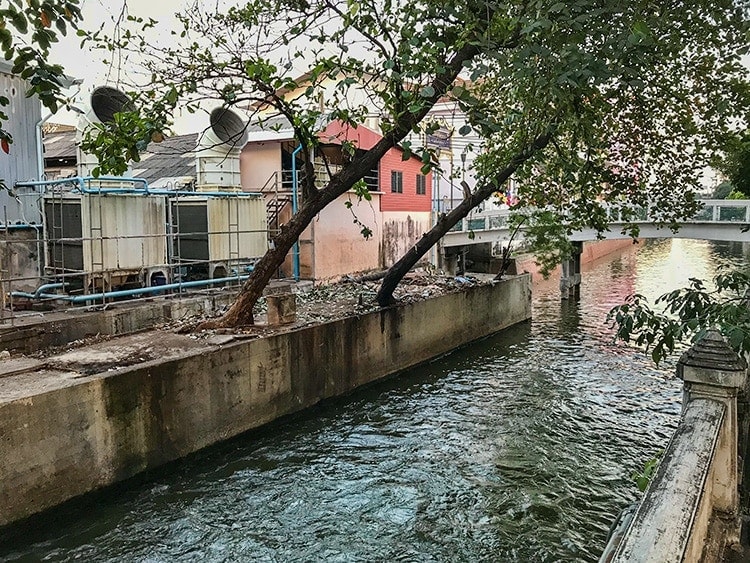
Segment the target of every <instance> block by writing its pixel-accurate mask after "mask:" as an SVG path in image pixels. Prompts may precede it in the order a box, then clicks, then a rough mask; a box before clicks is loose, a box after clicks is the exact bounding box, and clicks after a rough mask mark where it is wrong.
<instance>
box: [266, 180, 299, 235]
mask: <svg viewBox="0 0 750 563" xmlns="http://www.w3.org/2000/svg"><path fill="white" fill-rule="evenodd" d="M260 191H261V193H262V194H263V196H264V197H265V200H266V216H267V217H268V230H269V231H278V230H279V228H280V227H281V225H280V224H279V216H280V215H281V212H282V211H283V210H284V208H285V207H286V206H287V205H289V204H290V203H291V202H292V193H291V191H288V190H285V189H283V187H282V186H281V185H280V182H279V172H274V173H273V174H271V176H270V178H268V180H266V183H265V184H264V185H263V187H262V188H261V189H260Z"/></svg>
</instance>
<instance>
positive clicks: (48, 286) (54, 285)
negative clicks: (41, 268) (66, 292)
mask: <svg viewBox="0 0 750 563" xmlns="http://www.w3.org/2000/svg"><path fill="white" fill-rule="evenodd" d="M68 285H70V284H69V283H45V284H42V285H40V286H39V287H37V288H36V291H35V292H34V296H35V299H39V297H40V296H41V295H42V294H44V292H45V291H48V290H50V289H63V288H64V287H65V286H68Z"/></svg>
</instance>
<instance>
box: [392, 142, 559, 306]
mask: <svg viewBox="0 0 750 563" xmlns="http://www.w3.org/2000/svg"><path fill="white" fill-rule="evenodd" d="M551 138H552V135H551V134H550V133H545V134H544V135H540V136H539V137H537V138H536V139H535V140H534V142H533V143H531V145H530V146H529V147H527V149H526V150H523V151H521V152H520V153H518V154H517V155H516V156H515V157H514V158H513V159H511V161H510V163H509V164H508V166H506V167H505V168H504V169H503V170H502V171H500V173H499V174H498V175H497V176H496V177H495V178H494V179H493V181H492V182H489V183H487V184H484V185H483V186H480V187H478V188H477V189H476V190H475V191H474V192H472V193H471V194H468V195H467V197H466V198H465V199H464V200H463V201H462V202H461V203H460V204H459V205H458V206H457V207H455V208H454V209H453V210H451V212H450V213H448V214H447V215H443V216H441V217H440V219H439V220H438V222H437V223H436V224H435V226H434V227H432V228H431V229H430V230H429V231H427V232H426V233H425V234H424V235H422V238H421V239H419V240H418V241H417V242H416V244H415V245H414V246H412V247H411V248H410V249H409V250H408V251H407V252H406V254H404V255H403V256H402V257H401V258H400V259H399V260H398V261H397V262H396V263H395V264H393V266H391V267H390V268H389V269H388V272H387V273H386V275H385V277H384V278H383V282H382V283H381V285H380V289H379V290H378V295H377V300H378V304H379V305H380V306H381V307H387V306H389V305H394V304H395V303H396V300H395V299H394V297H393V291H394V290H395V289H396V287H397V286H398V284H399V283H400V282H401V280H402V279H403V278H404V276H405V275H406V274H407V273H408V272H409V270H411V269H412V268H413V267H414V265H415V264H416V263H417V262H419V260H420V259H421V258H422V257H423V256H424V255H425V254H427V252H428V251H429V250H430V248H432V247H433V246H434V245H435V244H437V242H438V241H439V240H440V239H441V238H442V237H443V236H444V235H445V234H446V233H447V232H448V231H449V230H450V229H451V228H452V227H453V226H454V225H455V224H456V223H458V222H459V221H461V220H462V219H463V218H464V217H466V216H467V215H468V214H469V212H471V210H472V209H474V208H475V207H476V206H477V205H479V204H480V203H482V202H483V201H484V200H486V199H487V198H489V197H490V196H491V195H492V194H493V193H494V192H496V191H497V190H498V188H499V187H500V186H502V185H503V184H504V183H505V182H506V181H507V180H508V178H510V177H511V176H512V175H513V173H514V172H515V171H516V170H518V168H519V167H520V166H521V165H522V164H523V163H524V162H526V161H527V160H529V159H530V158H531V157H532V156H534V154H536V153H537V152H539V151H540V150H542V149H543V148H544V147H546V146H547V144H548V143H549V141H550V139H551Z"/></svg>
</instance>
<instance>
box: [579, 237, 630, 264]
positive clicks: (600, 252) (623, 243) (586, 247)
mask: <svg viewBox="0 0 750 563" xmlns="http://www.w3.org/2000/svg"><path fill="white" fill-rule="evenodd" d="M633 244H634V243H633V240H632V239H605V240H592V241H586V242H584V243H583V252H582V253H581V264H588V263H589V262H593V261H594V260H598V259H599V258H602V257H603V256H606V255H607V254H611V253H613V252H617V251H618V250H622V249H623V248H629V247H631V246H633Z"/></svg>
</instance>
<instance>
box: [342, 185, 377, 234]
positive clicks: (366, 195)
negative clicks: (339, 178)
mask: <svg viewBox="0 0 750 563" xmlns="http://www.w3.org/2000/svg"><path fill="white" fill-rule="evenodd" d="M352 191H353V192H354V194H355V195H356V196H357V201H358V202H361V201H362V200H365V201H372V194H371V193H370V190H369V189H368V188H367V184H366V183H365V181H364V180H359V181H358V182H357V183H355V184H354V186H352ZM344 205H345V206H346V208H347V209H348V210H349V211H350V212H351V214H352V222H353V223H354V224H355V225H357V226H358V227H360V233H361V234H362V238H364V239H365V240H370V238H372V229H371V228H370V227H368V226H367V225H366V224H365V223H363V222H362V221H361V220H360V219H359V217H358V216H357V214H356V213H355V212H354V204H353V203H352V201H351V200H346V201H345V202H344Z"/></svg>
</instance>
